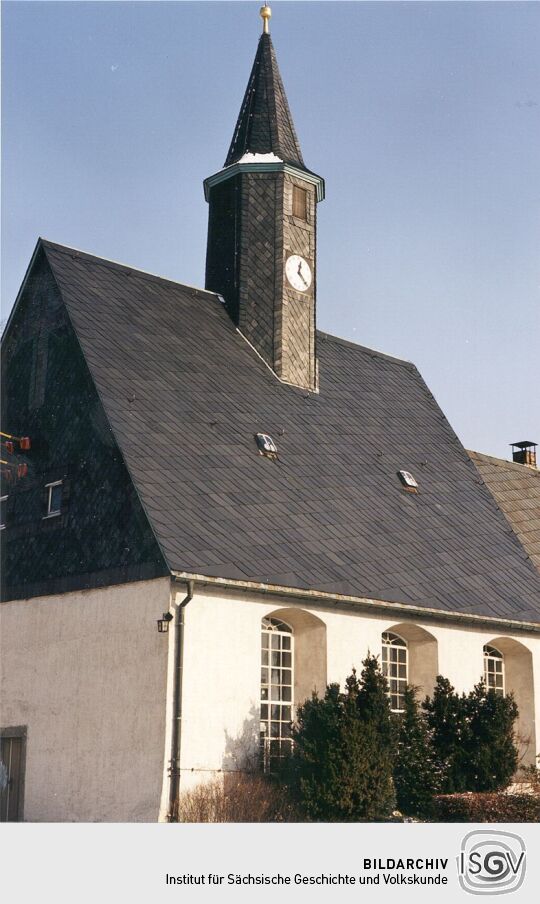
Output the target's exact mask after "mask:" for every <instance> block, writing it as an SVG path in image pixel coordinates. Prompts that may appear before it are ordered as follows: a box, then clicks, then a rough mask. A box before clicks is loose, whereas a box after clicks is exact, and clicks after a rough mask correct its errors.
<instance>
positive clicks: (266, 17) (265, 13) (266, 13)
mask: <svg viewBox="0 0 540 904" xmlns="http://www.w3.org/2000/svg"><path fill="white" fill-rule="evenodd" d="M271 15H272V10H271V9H270V7H269V6H267V5H266V4H265V5H264V6H261V12H260V16H261V19H262V20H263V22H264V25H263V35H267V34H268V22H269V21H270V17H271Z"/></svg>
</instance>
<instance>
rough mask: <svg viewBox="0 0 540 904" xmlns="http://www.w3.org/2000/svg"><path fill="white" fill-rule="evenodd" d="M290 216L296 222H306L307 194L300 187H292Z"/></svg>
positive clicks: (305, 189) (305, 190)
mask: <svg viewBox="0 0 540 904" xmlns="http://www.w3.org/2000/svg"><path fill="white" fill-rule="evenodd" d="M291 203H292V215H293V217H294V218H295V219H296V220H302V222H303V223H307V221H308V192H307V188H302V186H301V185H293V187H292V202H291Z"/></svg>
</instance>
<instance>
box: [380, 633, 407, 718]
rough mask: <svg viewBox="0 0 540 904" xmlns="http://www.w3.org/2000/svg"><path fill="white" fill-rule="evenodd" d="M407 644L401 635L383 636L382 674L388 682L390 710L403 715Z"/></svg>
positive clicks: (386, 634)
mask: <svg viewBox="0 0 540 904" xmlns="http://www.w3.org/2000/svg"><path fill="white" fill-rule="evenodd" d="M407 659H408V656H407V643H406V641H405V640H403V638H402V637H400V636H399V634H392V633H391V632H390V631H385V632H384V634H383V636H382V673H383V675H384V677H385V678H386V680H387V681H388V687H389V695H390V708H391V710H392V712H394V713H402V712H403V709H404V694H405V688H406V686H407Z"/></svg>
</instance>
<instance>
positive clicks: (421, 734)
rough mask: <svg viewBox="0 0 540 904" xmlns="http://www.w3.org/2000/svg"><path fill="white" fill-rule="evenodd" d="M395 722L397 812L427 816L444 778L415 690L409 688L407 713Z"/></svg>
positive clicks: (405, 701) (396, 718)
mask: <svg viewBox="0 0 540 904" xmlns="http://www.w3.org/2000/svg"><path fill="white" fill-rule="evenodd" d="M395 722H396V747H395V764H394V785H395V788H396V800H397V807H398V810H400V811H401V812H402V813H405V814H406V815H407V816H428V815H429V814H430V812H431V806H432V801H433V795H434V794H436V793H437V791H439V790H440V786H441V783H442V775H441V770H440V768H439V765H438V762H437V758H436V756H435V754H434V751H433V744H432V741H433V738H432V732H431V730H430V728H429V725H428V723H427V719H426V716H425V714H424V713H423V712H422V710H421V709H420V707H419V706H418V703H417V700H416V694H415V689H414V688H413V687H410V686H408V687H407V688H406V690H405V696H404V712H403V713H401V714H399V715H398V716H396V717H395Z"/></svg>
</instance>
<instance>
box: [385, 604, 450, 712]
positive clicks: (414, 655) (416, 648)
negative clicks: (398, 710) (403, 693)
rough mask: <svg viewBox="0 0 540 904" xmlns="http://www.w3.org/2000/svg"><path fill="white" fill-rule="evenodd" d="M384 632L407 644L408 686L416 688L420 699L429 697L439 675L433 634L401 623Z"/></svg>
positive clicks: (437, 654) (436, 649)
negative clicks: (399, 638)
mask: <svg viewBox="0 0 540 904" xmlns="http://www.w3.org/2000/svg"><path fill="white" fill-rule="evenodd" d="M385 630H386V631H388V632H389V633H391V634H397V635H398V636H399V637H402V638H403V640H404V641H405V643H406V644H407V652H408V682H409V684H412V686H413V687H416V688H418V695H419V697H420V698H421V697H424V696H425V695H426V694H429V695H431V694H432V693H433V688H434V686H435V679H436V677H437V675H438V674H439V653H438V648H437V640H436V639H435V637H434V636H433V634H430V633H429V631H426V630H425V628H420V627H419V626H418V625H414V624H405V623H403V622H401V623H399V624H396V625H391V626H390V627H389V628H386V629H385Z"/></svg>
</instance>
